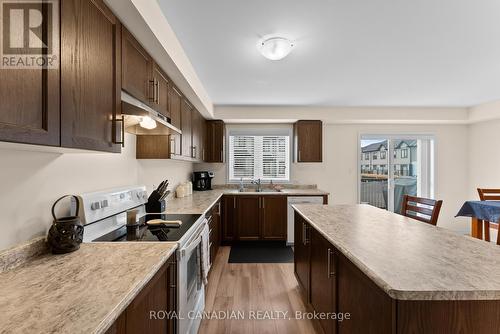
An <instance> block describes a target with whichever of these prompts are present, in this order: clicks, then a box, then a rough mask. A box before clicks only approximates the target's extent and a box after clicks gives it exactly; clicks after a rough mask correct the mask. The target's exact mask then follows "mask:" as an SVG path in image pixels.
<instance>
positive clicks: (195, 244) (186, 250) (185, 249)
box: [181, 235, 201, 257]
mask: <svg viewBox="0 0 500 334" xmlns="http://www.w3.org/2000/svg"><path fill="white" fill-rule="evenodd" d="M200 243H201V235H200V236H199V237H198V238H196V239H195V240H194V241H193V242H191V243H190V244H189V245H187V246H186V247H183V248H182V249H181V255H182V257H184V256H186V253H191V252H192V251H193V250H194V249H196V247H198V245H199V244H200Z"/></svg>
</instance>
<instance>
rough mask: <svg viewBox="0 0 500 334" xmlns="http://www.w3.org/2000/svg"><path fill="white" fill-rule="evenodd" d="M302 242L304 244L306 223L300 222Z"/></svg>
mask: <svg viewBox="0 0 500 334" xmlns="http://www.w3.org/2000/svg"><path fill="white" fill-rule="evenodd" d="M302 243H303V244H304V245H307V244H306V224H304V223H302Z"/></svg>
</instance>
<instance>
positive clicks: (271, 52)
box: [258, 37, 293, 60]
mask: <svg viewBox="0 0 500 334" xmlns="http://www.w3.org/2000/svg"><path fill="white" fill-rule="evenodd" d="M292 48H293V43H292V41H290V40H289V39H287V38H284V37H269V38H266V39H264V40H262V41H260V42H259V44H258V49H259V51H260V53H261V54H262V55H263V56H264V57H266V58H267V59H270V60H281V59H283V58H285V57H286V56H288V54H290V52H291V51H292Z"/></svg>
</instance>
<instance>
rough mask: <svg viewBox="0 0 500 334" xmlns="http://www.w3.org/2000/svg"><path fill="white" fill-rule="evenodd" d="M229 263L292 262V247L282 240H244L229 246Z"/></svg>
mask: <svg viewBox="0 0 500 334" xmlns="http://www.w3.org/2000/svg"><path fill="white" fill-rule="evenodd" d="M228 262H229V263H292V262H293V250H292V247H290V246H286V245H285V243H284V242H246V243H241V244H236V245H233V246H231V252H230V253H229V260H228Z"/></svg>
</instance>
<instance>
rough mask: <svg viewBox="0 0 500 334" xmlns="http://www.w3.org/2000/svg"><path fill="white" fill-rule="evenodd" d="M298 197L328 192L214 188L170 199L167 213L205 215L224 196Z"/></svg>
mask: <svg viewBox="0 0 500 334" xmlns="http://www.w3.org/2000/svg"><path fill="white" fill-rule="evenodd" d="M224 194H226V195H261V196H266V195H283V196H289V195H296V196H325V195H329V193H328V192H326V191H323V190H320V189H316V188H284V189H282V190H281V191H278V192H274V191H263V192H256V191H250V190H249V189H247V190H246V191H244V192H239V191H238V189H235V188H234V187H233V188H231V187H228V188H220V187H218V188H214V190H207V191H193V194H192V195H190V196H186V197H182V198H176V197H173V196H172V197H170V198H169V199H168V202H167V209H166V210H165V212H167V213H169V214H204V213H206V212H207V210H208V209H210V208H211V207H212V206H213V205H214V204H215V203H216V202H217V201H218V200H219V199H220V198H221V197H222V195H224Z"/></svg>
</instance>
